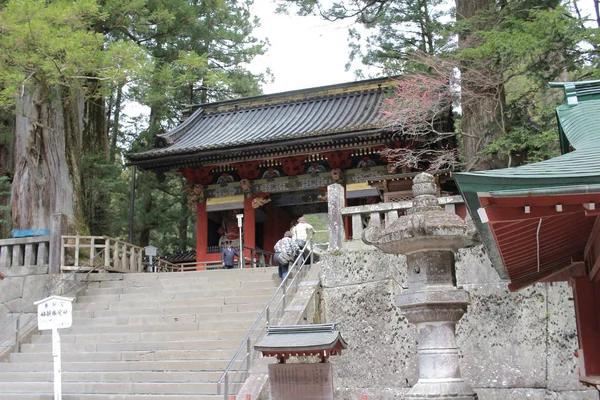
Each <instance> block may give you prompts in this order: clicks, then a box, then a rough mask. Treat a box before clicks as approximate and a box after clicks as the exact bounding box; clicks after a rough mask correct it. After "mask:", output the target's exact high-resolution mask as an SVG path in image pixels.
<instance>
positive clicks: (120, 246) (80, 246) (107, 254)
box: [60, 236, 144, 272]
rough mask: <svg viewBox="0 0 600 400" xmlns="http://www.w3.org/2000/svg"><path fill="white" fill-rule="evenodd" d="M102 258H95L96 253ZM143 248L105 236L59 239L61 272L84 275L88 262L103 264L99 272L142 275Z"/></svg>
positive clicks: (65, 237)
mask: <svg viewBox="0 0 600 400" xmlns="http://www.w3.org/2000/svg"><path fill="white" fill-rule="evenodd" d="M102 250H103V251H104V254H103V256H102V257H98V258H97V257H96V254H97V253H98V252H100V251H102ZM143 250H144V249H143V248H142V247H139V246H135V245H133V244H131V243H127V242H123V241H121V240H118V239H114V238H111V237H108V236H62V245H61V253H60V268H61V270H62V271H87V270H88V269H90V268H91V267H90V266H89V262H90V260H95V264H97V263H103V264H104V265H103V269H105V270H108V271H116V272H143V264H142V252H143Z"/></svg>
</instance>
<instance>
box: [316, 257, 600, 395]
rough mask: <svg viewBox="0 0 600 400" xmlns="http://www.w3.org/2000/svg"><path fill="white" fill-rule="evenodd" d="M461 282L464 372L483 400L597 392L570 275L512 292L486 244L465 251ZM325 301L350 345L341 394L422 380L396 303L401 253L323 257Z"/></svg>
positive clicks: (411, 333)
mask: <svg viewBox="0 0 600 400" xmlns="http://www.w3.org/2000/svg"><path fill="white" fill-rule="evenodd" d="M456 267H457V284H458V285H459V286H463V287H464V288H465V289H466V290H467V291H469V292H470V294H471V305H470V306H469V310H468V312H467V314H466V315H465V316H464V317H463V318H462V320H461V321H459V323H458V325H457V341H458V346H459V351H460V354H461V370H462V373H463V376H464V377H465V379H466V381H467V382H468V383H469V384H470V385H472V386H473V388H474V389H475V391H476V392H477V393H478V395H479V399H480V400H521V399H531V400H550V399H552V400H580V399H581V400H584V399H585V400H592V399H593V400H597V399H598V393H597V391H595V390H589V389H586V388H585V387H583V386H582V385H581V384H580V383H579V381H578V378H577V359H576V358H575V357H574V351H575V349H576V348H577V334H576V326H575V314H574V309H573V301H572V300H573V299H572V297H573V296H572V291H571V289H570V287H569V286H568V285H567V284H566V283H560V284H536V285H534V286H532V287H529V288H526V289H523V290H521V291H519V292H517V293H510V292H509V291H508V290H507V283H506V282H503V281H501V280H500V278H499V277H498V275H497V273H496V271H495V270H494V268H493V267H492V266H491V263H490V261H489V259H488V258H487V256H486V255H485V254H484V252H483V250H482V248H481V247H477V248H475V249H470V250H461V252H460V253H459V254H458V257H457V264H456ZM321 271H322V272H321V283H322V285H323V294H322V296H323V309H324V315H325V319H326V321H327V322H338V323H339V324H340V330H341V332H342V335H343V337H344V338H345V339H346V340H347V342H348V345H349V348H348V349H347V350H346V351H344V352H343V354H342V356H341V357H332V358H331V359H330V361H331V362H332V363H334V364H335V365H334V386H335V391H336V395H335V398H336V399H342V398H344V397H348V399H360V398H361V395H362V394H367V395H368V398H369V399H381V400H385V399H398V398H403V394H404V393H405V392H406V391H407V390H408V388H409V387H410V386H412V385H413V384H414V383H415V382H416V381H417V378H418V366H417V357H416V352H417V342H416V338H417V335H416V329H415V327H414V326H412V325H411V324H409V323H408V322H407V321H406V319H405V318H404V317H403V316H402V315H401V313H400V310H399V309H398V308H397V307H396V306H395V296H396V295H398V294H400V293H401V292H402V290H403V288H406V280H405V276H406V262H405V258H404V256H393V255H386V254H383V253H382V252H380V251H378V250H368V251H347V250H343V251H338V252H334V254H328V255H325V256H324V257H323V264H322V270H321Z"/></svg>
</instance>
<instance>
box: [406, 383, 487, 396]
mask: <svg viewBox="0 0 600 400" xmlns="http://www.w3.org/2000/svg"><path fill="white" fill-rule="evenodd" d="M406 399H407V400H408V399H411V400H428V399H436V400H477V394H475V392H474V391H473V389H471V387H470V386H469V385H467V384H466V383H465V382H464V381H458V380H457V381H437V382H436V381H431V380H429V381H426V382H423V381H419V382H417V384H416V385H415V386H413V387H412V389H410V390H409V391H408V393H407V394H406Z"/></svg>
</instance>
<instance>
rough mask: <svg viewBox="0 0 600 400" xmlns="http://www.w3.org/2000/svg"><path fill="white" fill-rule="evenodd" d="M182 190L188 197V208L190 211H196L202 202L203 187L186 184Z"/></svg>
mask: <svg viewBox="0 0 600 400" xmlns="http://www.w3.org/2000/svg"><path fill="white" fill-rule="evenodd" d="M184 190H185V191H186V193H187V195H188V208H189V209H190V211H196V209H197V208H198V204H199V203H203V202H204V186H203V185H200V184H194V185H192V184H190V183H186V185H185V187H184Z"/></svg>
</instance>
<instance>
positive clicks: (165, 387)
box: [0, 382, 216, 395]
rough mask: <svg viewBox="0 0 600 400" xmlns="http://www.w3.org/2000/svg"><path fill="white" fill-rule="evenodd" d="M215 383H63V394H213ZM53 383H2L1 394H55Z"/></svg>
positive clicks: (0, 383)
mask: <svg viewBox="0 0 600 400" xmlns="http://www.w3.org/2000/svg"><path fill="white" fill-rule="evenodd" d="M215 389H216V385H215V384H214V383H190V382H187V383H182V382H176V383H168V382H63V383H62V392H63V393H65V394H66V393H71V394H78V393H95V394H100V393H102V394H134V393H147V394H163V395H165V394H190V395H191V394H212V393H214V392H215ZM53 391H54V386H53V383H52V382H0V393H3V394H7V393H25V394H26V393H32V392H33V393H53Z"/></svg>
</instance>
